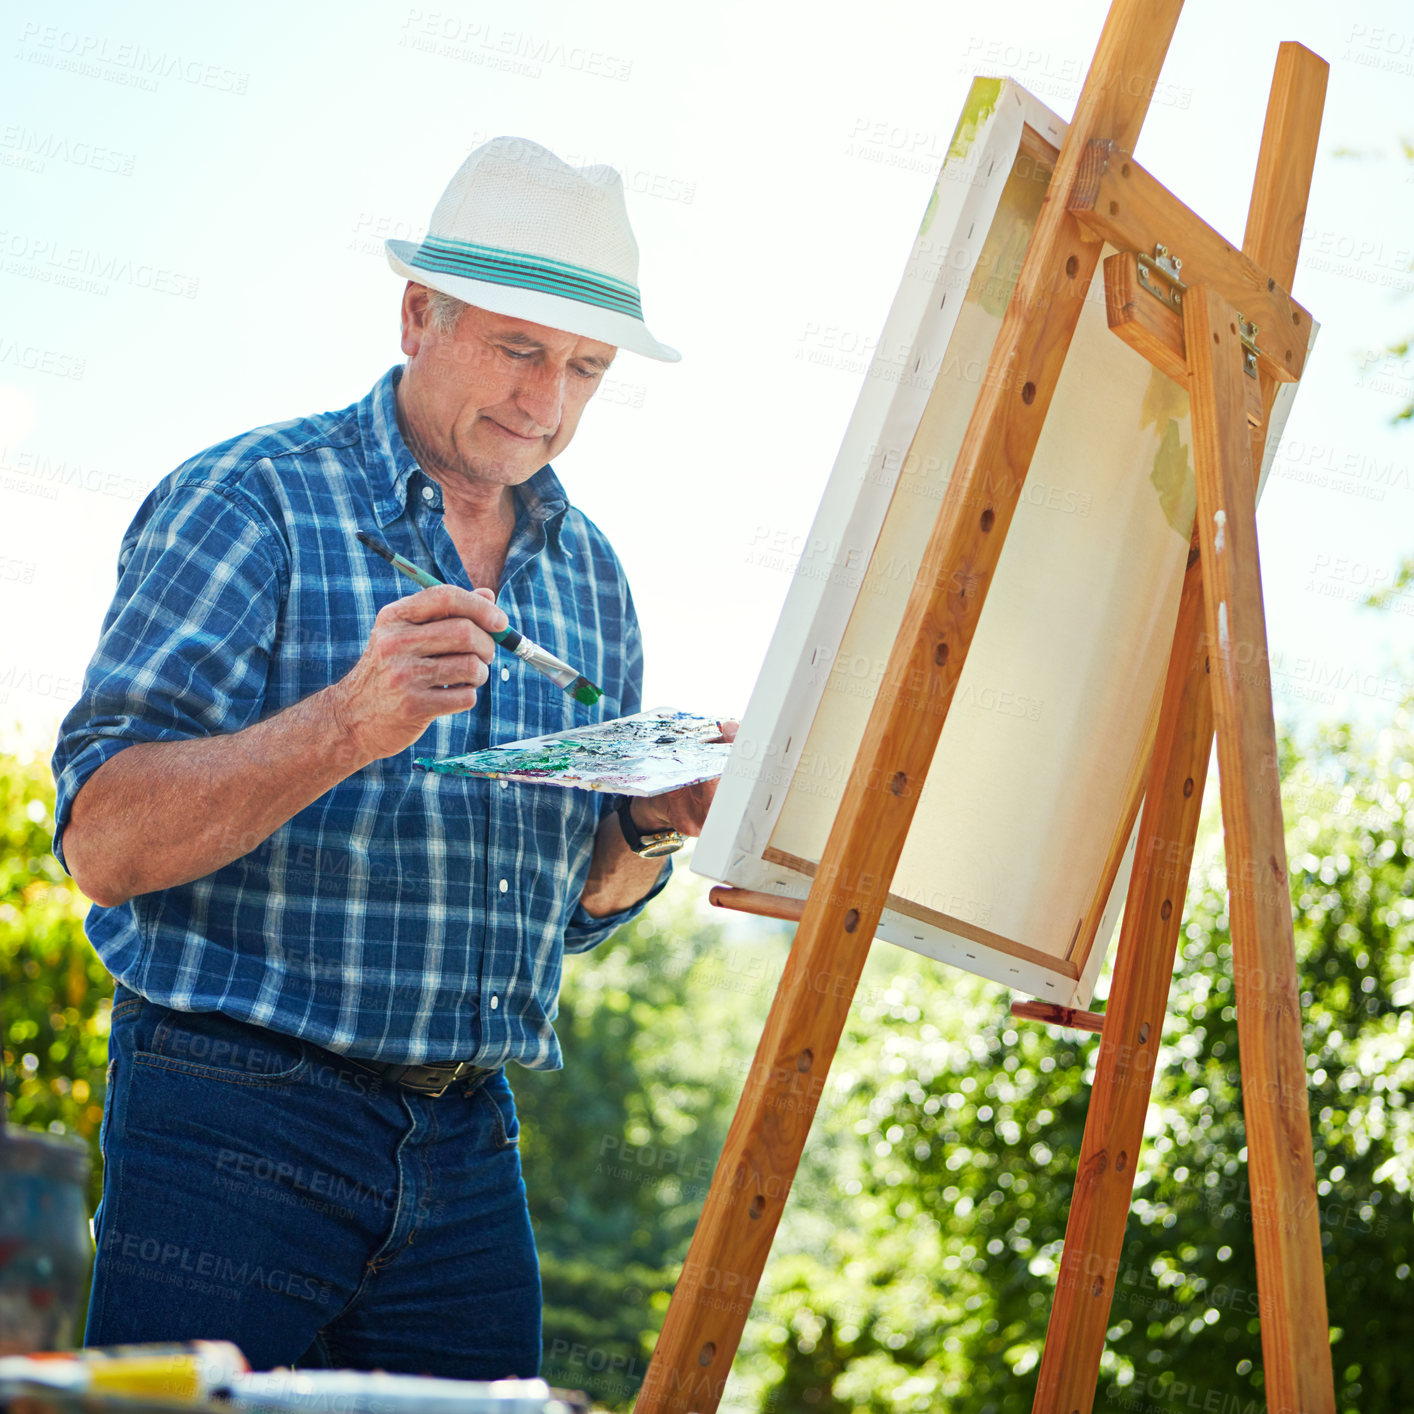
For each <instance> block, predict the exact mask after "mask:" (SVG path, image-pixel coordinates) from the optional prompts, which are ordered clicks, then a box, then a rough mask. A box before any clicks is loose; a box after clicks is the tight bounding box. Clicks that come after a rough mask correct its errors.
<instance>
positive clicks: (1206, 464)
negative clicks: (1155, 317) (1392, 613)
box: [1183, 286, 1335, 1414]
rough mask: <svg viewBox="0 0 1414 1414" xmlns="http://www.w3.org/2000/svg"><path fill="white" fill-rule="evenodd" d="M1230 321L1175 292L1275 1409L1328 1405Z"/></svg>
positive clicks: (1327, 1409)
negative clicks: (1180, 304)
mask: <svg viewBox="0 0 1414 1414" xmlns="http://www.w3.org/2000/svg"><path fill="white" fill-rule="evenodd" d="M1238 318H1239V316H1238V313H1237V311H1236V310H1234V309H1233V308H1232V307H1231V306H1230V305H1229V304H1228V303H1227V301H1226V300H1224V299H1222V298H1220V297H1219V296H1217V295H1215V294H1213V293H1212V292H1211V291H1209V290H1207V289H1205V288H1203V287H1201V286H1199V287H1195V288H1193V289H1190V290H1189V291H1188V292H1187V293H1186V294H1185V297H1184V319H1183V322H1184V338H1185V342H1186V345H1187V350H1188V363H1189V371H1190V388H1189V393H1190V398H1191V406H1192V415H1193V444H1194V445H1193V460H1194V468H1195V471H1196V475H1197V482H1198V536H1199V547H1200V550H1201V552H1202V569H1203V584H1204V607H1205V621H1206V626H1207V634H1206V638H1207V644H1206V646H1207V650H1208V659H1209V664H1210V672H1209V682H1210V683H1211V686H1212V693H1213V716H1214V720H1215V723H1216V727H1217V738H1218V770H1219V774H1220V777H1221V782H1222V806H1223V830H1224V835H1225V840H1226V852H1227V876H1228V889H1229V895H1230V901H1229V908H1228V913H1229V917H1230V919H1231V933H1232V964H1233V975H1234V985H1235V989H1236V994H1237V1028H1238V1045H1239V1049H1240V1052H1241V1066H1242V1104H1243V1112H1244V1115H1245V1117H1246V1122H1247V1152H1248V1168H1249V1173H1250V1183H1251V1190H1252V1230H1253V1236H1254V1239H1255V1243H1256V1249H1257V1284H1258V1288H1259V1293H1260V1295H1259V1299H1260V1303H1261V1322H1262V1356H1263V1368H1264V1373H1265V1376H1266V1391H1265V1393H1266V1400H1267V1406H1268V1408H1269V1409H1270V1410H1271V1411H1272V1414H1332V1412H1333V1411H1334V1409H1335V1393H1334V1384H1333V1380H1332V1372H1331V1353H1330V1332H1329V1326H1328V1323H1327V1316H1326V1292H1325V1280H1324V1274H1323V1271H1322V1262H1321V1234H1320V1220H1319V1214H1318V1211H1317V1206H1316V1178H1315V1167H1314V1164H1313V1160H1312V1145H1311V1114H1310V1102H1309V1097H1308V1094H1307V1089H1306V1058H1305V1053H1304V1050H1303V1047H1302V1041H1301V1010H1300V1003H1299V995H1300V989H1299V986H1298V982H1297V976H1296V952H1295V939H1294V934H1293V929H1292V915H1291V894H1290V885H1289V883H1288V877H1287V861H1286V843H1285V837H1284V832H1283V828H1282V815H1281V794H1280V778H1279V776H1278V773H1277V754H1276V728H1275V725H1274V722H1273V718H1272V690H1271V679H1270V676H1269V673H1268V669H1267V633H1266V623H1265V619H1264V616H1263V612H1262V589H1261V579H1260V573H1259V567H1258V559H1257V520H1256V497H1255V492H1254V479H1253V474H1252V464H1251V446H1250V443H1249V440H1248V433H1247V427H1246V423H1245V420H1244V416H1243V411H1242V409H1243V389H1242V384H1241V380H1242V379H1243V378H1244V377H1245V376H1246V374H1245V373H1244V372H1243V362H1242V357H1243V355H1242V344H1241V341H1240V339H1239V336H1238Z"/></svg>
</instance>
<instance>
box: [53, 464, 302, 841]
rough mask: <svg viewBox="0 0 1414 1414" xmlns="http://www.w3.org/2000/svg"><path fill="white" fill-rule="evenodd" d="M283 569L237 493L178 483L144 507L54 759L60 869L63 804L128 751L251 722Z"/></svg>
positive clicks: (272, 540) (269, 536)
mask: <svg viewBox="0 0 1414 1414" xmlns="http://www.w3.org/2000/svg"><path fill="white" fill-rule="evenodd" d="M287 563H288V562H287V559H286V557H285V556H283V555H282V554H281V553H280V552H279V544H278V538H277V537H276V536H275V534H274V532H273V530H272V528H271V527H270V525H269V523H268V521H266V520H265V518H264V517H263V516H262V514H261V513H260V512H259V511H258V509H257V508H256V507H254V506H253V505H252V504H250V503H249V502H248V501H247V500H246V498H244V497H243V496H242V495H241V494H240V493H239V492H233V491H232V490H230V489H229V488H227V487H223V486H216V485H212V484H207V483H203V482H185V483H184V482H182V481H180V480H179V481H178V482H177V483H176V484H175V485H174V486H173V487H171V488H170V489H169V490H167V491H166V493H165V494H162V495H161V496H160V498H159V496H157V495H156V494H154V497H153V498H151V499H150V500H149V501H148V502H146V503H144V505H143V507H142V509H141V510H140V511H139V512H138V515H137V517H136V518H135V519H134V521H133V523H132V525H131V526H130V527H129V529H128V532H127V534H126V535H125V536H124V540H123V547H122V551H121V554H120V556H119V568H118V587H117V592H116V594H115V595H114V598H113V603H112V605H111V606H110V608H109V610H108V613H107V616H106V617H105V619H104V622H103V629H102V632H101V634H100V637H99V641H98V648H97V650H96V651H95V653H94V655H93V658H92V660H91V661H90V663H89V665H88V670H87V672H86V673H85V674H84V681H83V690H82V693H81V695H80V697H79V700H78V702H77V703H76V704H75V705H74V707H73V708H72V710H71V711H70V712H69V714H68V715H67V716H66V717H65V719H64V722H63V725H62V726H61V727H60V731H59V742H58V746H57V748H56V750H55V752H54V758H53V763H52V764H53V771H54V782H55V790H56V801H55V810H54V821H55V828H54V853H55V854H56V855H57V856H58V858H59V861H60V863H63V861H64V856H63V833H64V829H65V827H66V825H67V824H68V822H69V818H70V816H71V813H72V811H73V803H74V798H75V797H76V796H77V795H78V793H79V791H80V789H81V788H82V787H83V785H84V783H85V782H86V781H87V780H88V778H89V777H90V776H92V775H93V773H94V772H95V771H96V770H98V768H99V767H100V766H101V765H103V763H104V762H105V761H107V760H109V759H110V758H111V757H113V756H116V755H117V754H118V752H120V751H123V750H125V749H126V748H127V747H129V746H133V745H135V744H137V743H139V742H152V741H182V740H187V739H189V738H192V737H203V736H213V735H217V734H220V733H226V732H232V731H238V730H239V729H240V728H242V727H245V726H248V725H250V723H252V722H254V721H257V720H258V719H259V717H260V714H261V709H262V706H263V703H264V699H265V685H266V680H267V675H268V671H269V665H270V656H271V651H272V648H273V645H274V641H275V635H276V632H277V629H278V623H279V612H280V603H281V601H282V599H283V582H284V579H285V576H286V575H287Z"/></svg>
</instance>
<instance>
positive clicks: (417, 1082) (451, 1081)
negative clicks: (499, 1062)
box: [344, 1056, 501, 1100]
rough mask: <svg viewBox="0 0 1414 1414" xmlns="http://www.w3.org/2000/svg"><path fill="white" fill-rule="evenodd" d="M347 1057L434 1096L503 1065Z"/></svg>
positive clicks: (434, 1097)
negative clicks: (404, 1062)
mask: <svg viewBox="0 0 1414 1414" xmlns="http://www.w3.org/2000/svg"><path fill="white" fill-rule="evenodd" d="M344 1059H345V1060H349V1061H352V1062H353V1063H354V1064H355V1065H359V1066H362V1067H363V1068H364V1069H365V1070H371V1071H372V1072H373V1073H374V1075H381V1076H382V1077H383V1079H385V1080H389V1081H391V1082H392V1083H393V1084H394V1085H401V1086H402V1087H403V1089H405V1090H413V1091H415V1092H416V1093H417V1094H419V1095H430V1096H431V1097H432V1098H433V1099H434V1100H435V1099H436V1098H437V1096H438V1095H441V1094H443V1093H445V1092H446V1091H447V1090H448V1089H450V1087H451V1086H453V1085H455V1084H456V1083H457V1081H459V1080H476V1079H478V1078H479V1079H484V1078H485V1077H486V1076H488V1075H494V1074H495V1073H496V1072H497V1071H498V1070H499V1069H500V1068H501V1067H500V1066H484V1065H473V1064H472V1063H471V1062H470V1061H457V1062H451V1061H446V1062H443V1063H442V1064H439V1065H394V1064H392V1062H390V1061H375V1060H364V1059H363V1058H362V1057H354V1056H345V1057H344Z"/></svg>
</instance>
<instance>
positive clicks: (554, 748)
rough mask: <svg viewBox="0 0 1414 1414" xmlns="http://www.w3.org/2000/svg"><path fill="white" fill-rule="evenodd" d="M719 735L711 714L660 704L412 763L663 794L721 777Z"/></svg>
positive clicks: (451, 771) (725, 746)
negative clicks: (548, 733)
mask: <svg viewBox="0 0 1414 1414" xmlns="http://www.w3.org/2000/svg"><path fill="white" fill-rule="evenodd" d="M720 735H721V733H720V732H719V730H718V728H717V723H716V721H715V720H714V719H713V718H711V717H699V716H697V715H695V714H694V713H692V712H678V711H674V710H673V709H672V708H659V709H657V710H656V711H652V712H639V713H638V714H637V715H635V716H632V717H616V718H615V719H614V720H613V721H611V722H598V723H596V724H595V725H593V726H589V727H573V728H571V729H570V730H569V731H565V732H555V733H554V734H553V735H551V736H537V737H531V738H529V739H528V740H526V741H512V742H507V743H506V745H504V746H492V747H489V748H488V749H487V750H485V751H470V752H468V753H467V754H466V755H465V756H444V757H442V758H441V759H440V760H438V759H435V758H433V757H427V756H420V757H418V758H417V760H416V764H417V765H419V766H421V767H422V768H423V769H424V770H427V771H440V772H441V773H443V774H444V775H451V776H489V777H491V778H492V779H493V780H499V779H505V780H510V781H523V782H525V783H527V784H530V785H551V786H574V787H577V788H578V789H580V790H602V791H611V792H613V793H614V794H615V795H662V794H663V792H664V791H670V790H677V789H678V788H679V787H680V786H690V785H695V784H696V783H697V782H698V781H709V780H714V779H715V778H716V777H718V776H720V775H721V774H722V772H723V770H724V769H725V768H726V764H727V757H728V756H729V755H730V754H731V749H732V748H731V743H730V742H724V741H719V742H714V741H713V740H712V738H713V737H715V736H720Z"/></svg>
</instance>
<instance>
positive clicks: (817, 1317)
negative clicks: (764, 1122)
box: [743, 707, 1414, 1414]
mask: <svg viewBox="0 0 1414 1414" xmlns="http://www.w3.org/2000/svg"><path fill="white" fill-rule="evenodd" d="M1283 759H1284V761H1285V762H1286V763H1287V766H1288V773H1287V776H1286V779H1285V781H1284V784H1283V797H1284V804H1285V810H1286V819H1287V822H1288V850H1289V853H1290V856H1291V863H1292V870H1291V883H1292V894H1293V900H1294V905H1295V912H1296V934H1297V953H1298V961H1299V965H1300V971H1301V978H1302V988H1303V992H1302V1005H1303V1012H1304V1019H1305V1042H1306V1049H1307V1054H1308V1060H1309V1067H1310V1074H1309V1082H1310V1089H1311V1111H1312V1117H1313V1122H1314V1129H1315V1138H1316V1169H1317V1176H1318V1180H1319V1182H1318V1193H1319V1216H1320V1229H1321V1236H1322V1241H1323V1243H1324V1245H1325V1249H1326V1261H1327V1282H1328V1291H1329V1299H1330V1312H1331V1320H1332V1326H1333V1331H1332V1341H1333V1344H1334V1352H1333V1353H1334V1357H1335V1371H1336V1382H1337V1393H1338V1396H1339V1400H1340V1403H1339V1405H1338V1407H1339V1408H1341V1409H1342V1410H1344V1409H1350V1410H1355V1409H1362V1410H1363V1409H1382V1410H1383V1409H1391V1410H1392V1409H1401V1408H1406V1407H1410V1406H1411V1405H1412V1404H1414V1376H1411V1374H1410V1372H1409V1369H1408V1363H1407V1361H1405V1360H1404V1359H1403V1358H1402V1355H1401V1353H1400V1352H1402V1351H1403V1350H1405V1349H1407V1348H1408V1346H1409V1344H1410V1341H1411V1340H1414V1283H1411V1279H1410V1266H1411V1261H1412V1260H1414V1258H1412V1257H1411V1247H1414V1212H1411V1200H1410V1182H1411V1177H1412V1176H1414V1114H1411V1106H1410V1102H1409V1096H1410V1093H1411V1090H1414V1058H1411V1057H1412V1055H1414V1017H1411V1012H1410V1003H1411V1001H1414V980H1411V978H1412V977H1414V807H1411V790H1412V789H1414V765H1411V762H1414V730H1411V716H1410V711H1409V710H1408V708H1407V707H1406V709H1404V710H1402V711H1401V712H1400V713H1399V714H1398V715H1397V717H1396V719H1395V721H1394V723H1393V724H1392V726H1391V727H1390V728H1389V729H1388V730H1386V731H1384V732H1382V733H1380V734H1379V736H1378V738H1377V739H1376V740H1374V741H1373V742H1370V741H1359V740H1357V739H1356V738H1355V736H1354V734H1353V733H1352V731H1351V730H1350V729H1349V728H1346V727H1336V728H1331V729H1329V730H1328V731H1326V732H1325V733H1324V734H1323V735H1322V736H1321V737H1320V739H1319V740H1318V741H1317V742H1316V743H1315V744H1314V746H1313V748H1312V749H1311V750H1309V751H1307V752H1305V753H1304V755H1303V759H1302V760H1300V761H1298V760H1297V757H1296V753H1295V752H1294V751H1293V750H1292V749H1291V748H1290V745H1289V744H1288V747H1287V749H1286V750H1285V751H1284V752H1283ZM1214 794H1216V792H1214ZM1210 803H1211V802H1210ZM1227 927H1228V920H1227V914H1226V905H1225V876H1224V869H1223V864H1222V846H1221V835H1220V832H1219V831H1218V829H1217V828H1215V823H1214V822H1212V821H1211V820H1210V821H1209V823H1208V825H1207V827H1206V828H1205V831H1204V834H1203V836H1202V837H1201V840H1200V849H1199V855H1198V859H1197V862H1196V863H1195V868H1194V874H1193V879H1192V881H1191V884H1190V888H1189V898H1188V912H1187V915H1186V922H1185V927H1184V932H1183V936H1182V940H1181V944H1180V947H1181V961H1180V964H1179V967H1178V972H1177V977H1176V979H1175V984H1174V989H1173V993H1172V996H1171V1000H1170V1008H1169V1015H1168V1020H1167V1024H1166V1026H1165V1030H1164V1034H1163V1038H1162V1046H1161V1049H1160V1055H1159V1063H1158V1066H1157V1071H1156V1074H1157V1080H1156V1085H1155V1093H1154V1105H1153V1108H1152V1111H1151V1115H1150V1123H1149V1132H1148V1135H1147V1137H1146V1143H1145V1148H1144V1151H1143V1153H1142V1155H1141V1157H1140V1161H1139V1166H1138V1171H1137V1173H1136V1183H1135V1201H1134V1208H1133V1211H1132V1214H1131V1217H1130V1221H1129V1227H1128V1233H1127V1239H1126V1247H1125V1254H1124V1267H1123V1270H1122V1272H1121V1274H1120V1277H1119V1280H1118V1282H1117V1286H1116V1295H1115V1301H1114V1306H1113V1310H1112V1317H1111V1328H1110V1332H1109V1342H1108V1348H1107V1350H1106V1355H1105V1361H1104V1366H1103V1370H1102V1379H1101V1391H1100V1397H1099V1399H1098V1401H1097V1408H1100V1409H1104V1408H1106V1407H1113V1408H1141V1409H1153V1410H1164V1409H1166V1408H1167V1407H1169V1402H1172V1407H1173V1408H1174V1409H1175V1410H1177V1409H1180V1408H1186V1407H1188V1406H1187V1405H1186V1404H1184V1403H1183V1400H1184V1399H1185V1398H1190V1397H1191V1395H1192V1394H1193V1392H1195V1391H1196V1392H1197V1395H1198V1402H1197V1403H1196V1405H1195V1406H1194V1407H1198V1408H1204V1407H1214V1406H1216V1407H1220V1408H1223V1409H1234V1410H1244V1411H1246V1410H1249V1409H1250V1410H1252V1411H1254V1414H1255V1411H1257V1410H1260V1409H1261V1407H1262V1405H1261V1375H1260V1368H1261V1360H1260V1325H1259V1315H1260V1311H1259V1303H1258V1293H1257V1287H1256V1272H1255V1260H1254V1256H1253V1248H1252V1236H1251V1202H1250V1198H1249V1194H1248V1189H1247V1184H1246V1176H1245V1153H1244V1151H1243V1124H1242V1108H1241V1090H1240V1076H1239V1073H1238V1069H1237V1060H1238V1051H1237V1031H1236V1016H1235V1010H1234V1006H1233V996H1232V983H1231V943H1230V939H1229V936H1228V932H1227ZM875 954H876V955H875V956H874V957H873V958H871V962H870V966H869V969H868V970H867V971H866V974H865V979H864V983H863V986H862V988H861V1001H860V1004H859V1005H857V1006H856V1008H855V1010H854V1012H853V1013H852V1015H851V1022H850V1026H849V1028H848V1031H847V1035H846V1038H845V1041H844V1044H843V1045H842V1047H841V1051H840V1056H839V1059H838V1061H837V1063H836V1074H835V1077H834V1080H833V1081H832V1086H831V1090H830V1092H829V1094H828V1096H827V1103H826V1106H825V1107H824V1108H823V1111H822V1114H821V1116H820V1119H819V1120H817V1125H816V1134H815V1136H813V1137H812V1144H814V1143H815V1142H817V1140H818V1139H819V1138H821V1137H824V1136H825V1135H829V1136H833V1143H828V1142H827V1143H826V1144H825V1145H824V1146H823V1151H824V1153H825V1154H826V1155H827V1158H828V1161H829V1162H830V1163H831V1164H832V1165H833V1169H834V1178H833V1183H834V1187H835V1190H836V1192H837V1193H838V1203H837V1205H835V1206H834V1208H833V1212H832V1214H831V1216H832V1217H833V1219H834V1222H833V1226H832V1227H831V1228H830V1230H829V1231H828V1233H827V1234H826V1236H825V1240H824V1242H823V1244H821V1243H820V1228H819V1224H818V1222H817V1221H815V1220H814V1219H813V1218H812V1216H811V1215H809V1214H806V1213H803V1212H801V1211H799V1210H798V1209H789V1210H788V1212H787V1218H786V1221H785V1223H784V1224H783V1227H782V1233H781V1238H780V1241H779V1243H778V1252H781V1253H782V1254H783V1255H781V1256H778V1257H777V1259H776V1260H775V1262H774V1264H773V1267H772V1269H771V1271H770V1274H769V1277H770V1279H769V1291H768V1292H767V1293H766V1297H765V1300H764V1301H763V1302H762V1303H761V1305H760V1308H759V1314H758V1316H757V1317H756V1319H754V1320H753V1323H752V1327H751V1329H750V1331H749V1335H748V1349H747V1351H746V1352H745V1357H744V1362H743V1374H745V1375H747V1376H748V1377H750V1378H752V1379H754V1380H755V1381H756V1383H755V1386H754V1387H755V1389H756V1391H757V1395H758V1397H761V1398H764V1397H767V1395H769V1396H770V1397H771V1398H772V1407H773V1409H775V1410H778V1411H796V1410H799V1411H806V1410H820V1409H867V1410H889V1411H900V1410H912V1409H917V1410H920V1411H921V1410H936V1409H947V1410H949V1411H969V1414H971V1412H972V1411H975V1414H1012V1412H1013V1411H1015V1414H1022V1411H1026V1410H1029V1409H1030V1408H1031V1401H1032V1397H1033V1393H1034V1387H1035V1375H1036V1370H1037V1365H1038V1362H1039V1357H1040V1352H1041V1346H1042V1341H1043V1338H1044V1334H1045V1327H1046V1319H1047V1315H1048V1311H1049V1305H1050V1298H1051V1292H1052V1290H1053V1282H1054V1275H1055V1271H1056V1268H1057V1264H1058V1260H1059V1255H1060V1248H1061V1239H1062V1237H1063V1235H1064V1231H1065V1217H1066V1207H1067V1203H1068V1199H1069V1195H1070V1189H1071V1184H1072V1182H1073V1179H1074V1170H1075V1164H1076V1159H1077V1156H1078V1152H1079V1142H1080V1135H1081V1129H1082V1126H1083V1122H1084V1115H1085V1108H1086V1102H1087V1097H1088V1091H1089V1084H1090V1081H1091V1079H1092V1074H1091V1068H1092V1067H1093V1062H1094V1056H1095V1051H1096V1049H1097V1046H1098V1042H1097V1041H1096V1040H1095V1039H1093V1038H1086V1039H1084V1040H1083V1041H1078V1042H1077V1041H1076V1040H1075V1039H1074V1038H1073V1037H1072V1036H1070V1035H1067V1034H1056V1033H1052V1032H1050V1031H1047V1030H1045V1029H1042V1028H1037V1027H1029V1026H1022V1025H1019V1024H1017V1023H1015V1022H1013V1021H1012V1019H1011V1017H1010V1016H1009V1015H1008V1013H1007V1010H1006V1005H1005V1000H1004V998H1003V997H1002V995H1000V994H999V991H998V989H996V988H994V987H992V986H990V984H985V983H980V982H975V981H973V980H972V979H958V978H957V977H955V976H945V975H943V969H930V968H927V967H919V966H918V965H917V964H915V963H912V962H905V961H903V959H904V957H905V955H903V954H900V953H897V952H894V951H892V950H890V951H889V952H888V953H887V955H885V954H882V953H881V952H880V950H879V948H878V947H877V946H876V950H875ZM822 1131H823V1134H822ZM851 1143H852V1144H853V1146H854V1148H853V1150H852V1152H848V1157H847V1158H843V1157H842V1156H843V1155H845V1154H846V1152H847V1148H846V1146H847V1145H849V1144H851ZM1204 1400H1211V1403H1210V1404H1205V1403H1203V1401H1204Z"/></svg>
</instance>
